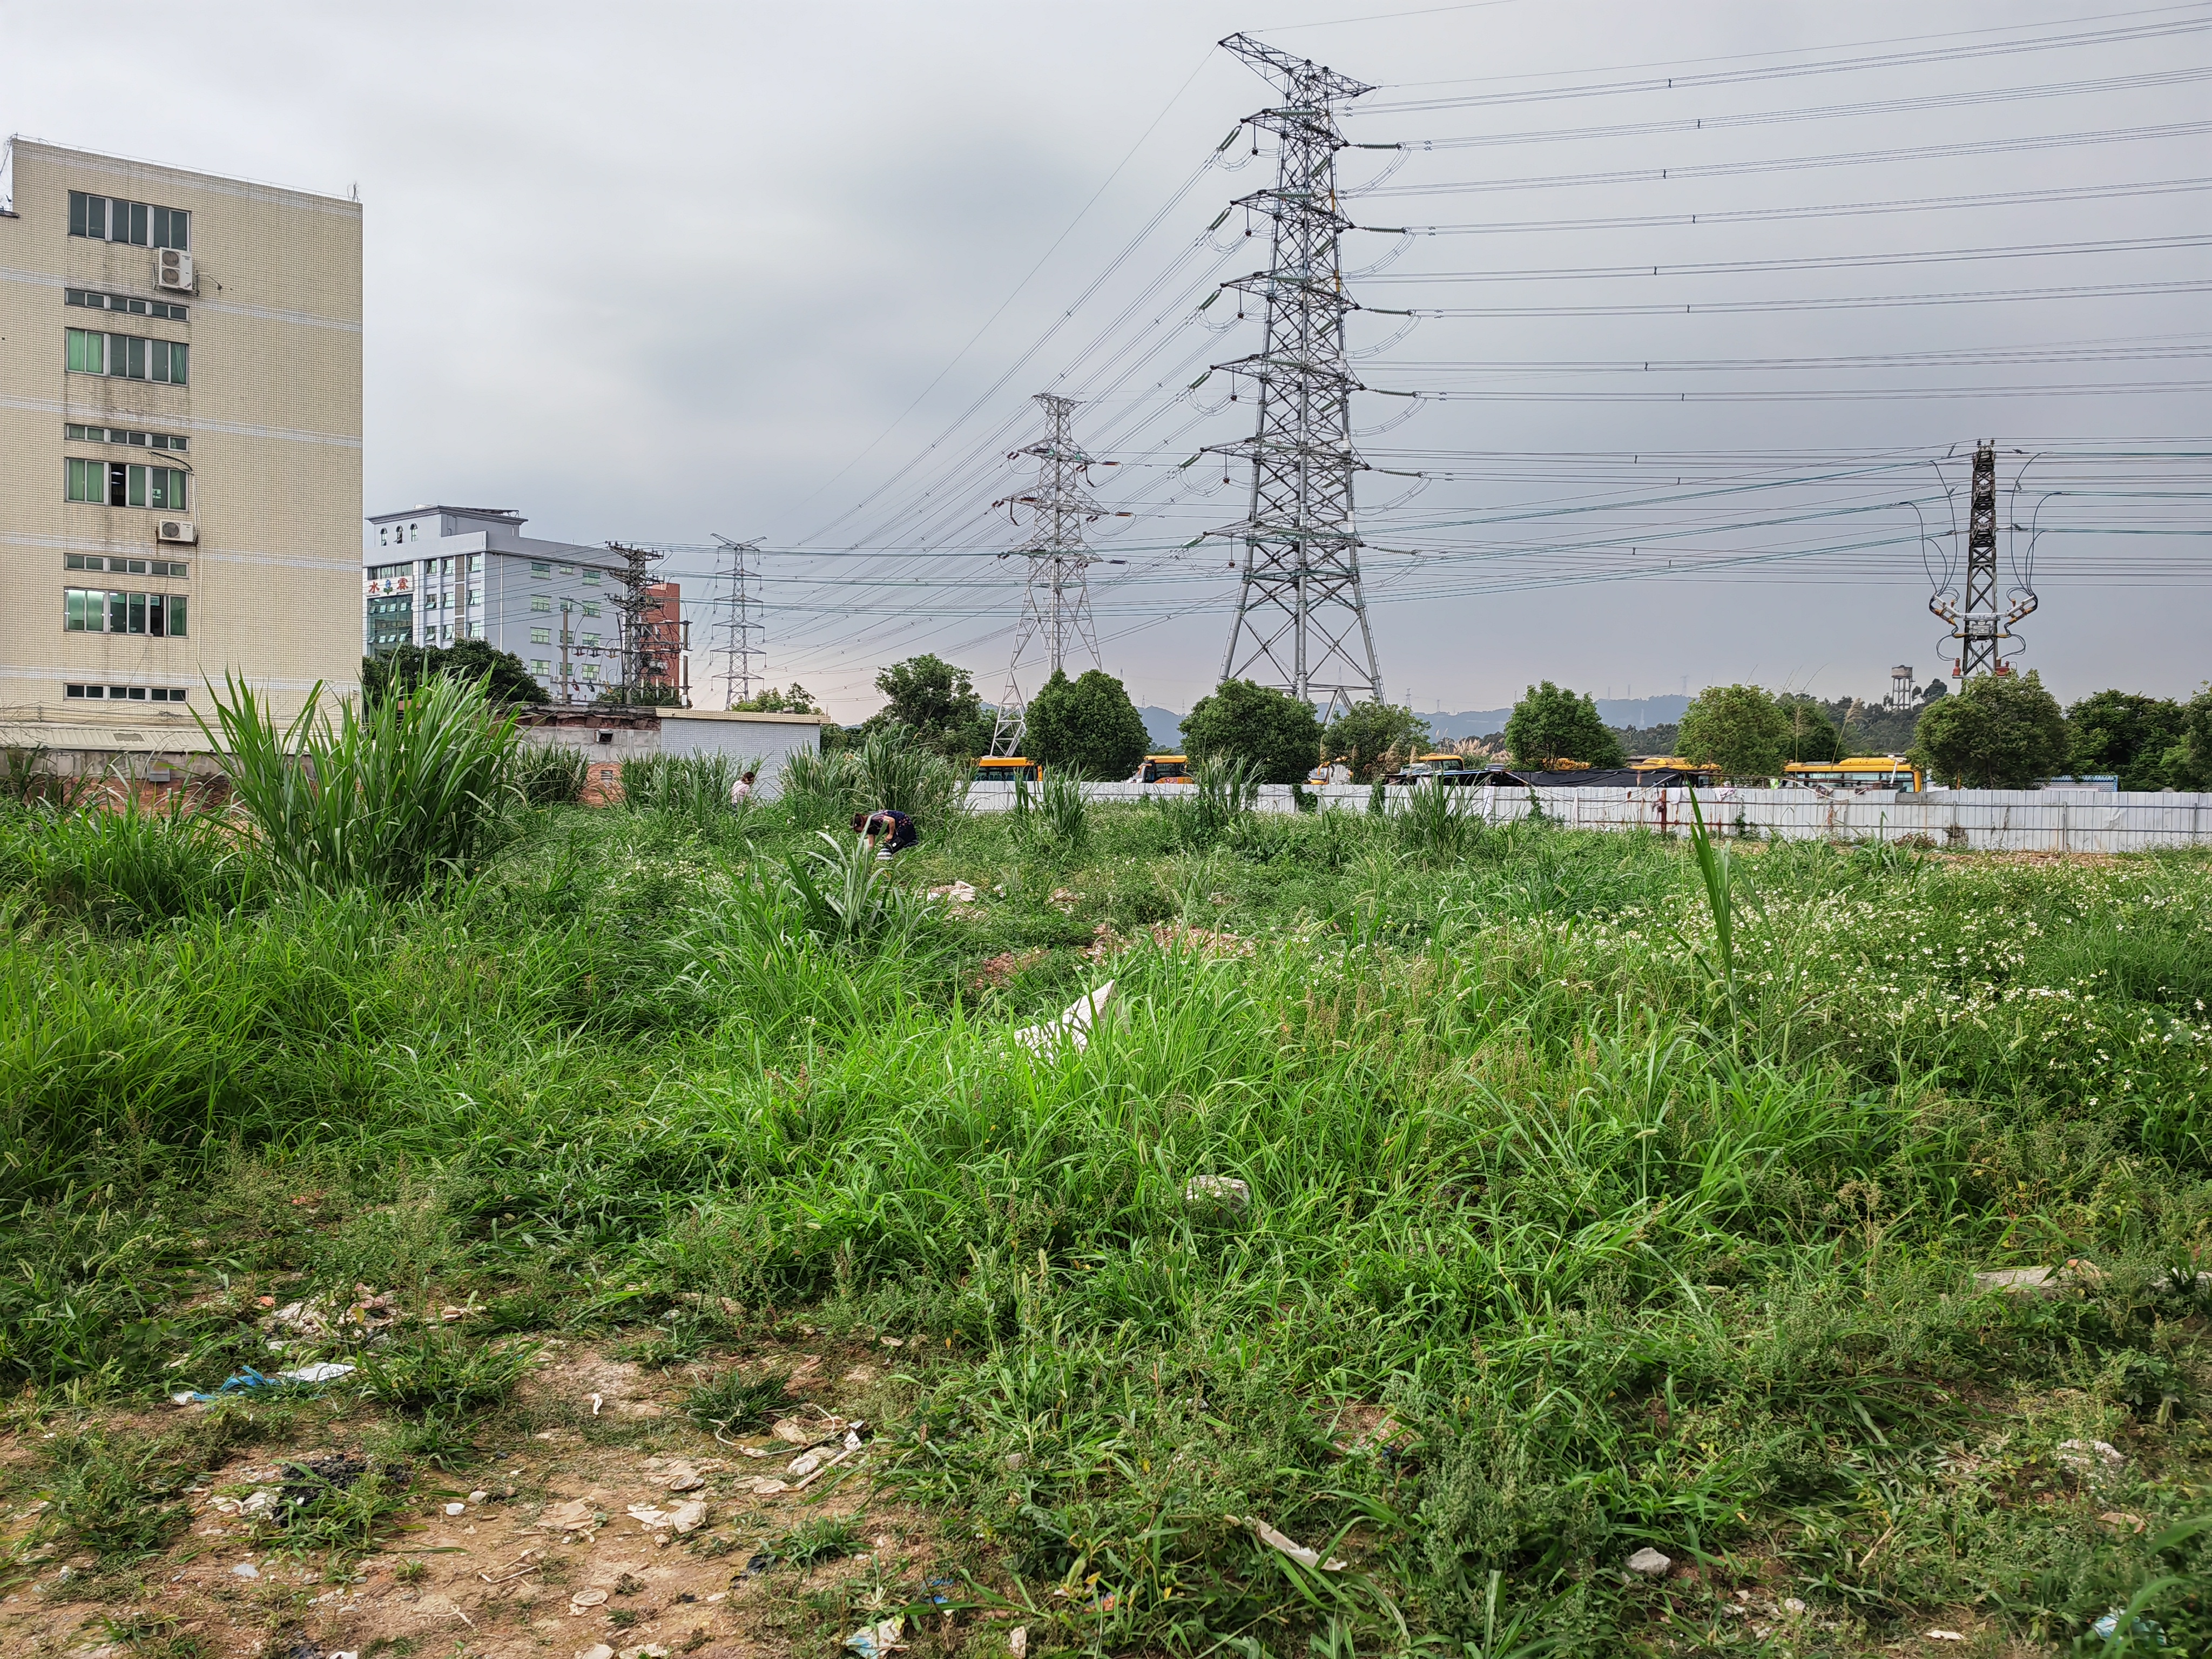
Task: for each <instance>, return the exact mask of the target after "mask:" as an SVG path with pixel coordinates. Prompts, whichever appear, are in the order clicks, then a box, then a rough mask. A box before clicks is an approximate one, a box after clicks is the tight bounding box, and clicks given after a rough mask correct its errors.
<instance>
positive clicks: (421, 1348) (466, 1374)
mask: <svg viewBox="0 0 2212 1659" xmlns="http://www.w3.org/2000/svg"><path fill="white" fill-rule="evenodd" d="M537 1355H538V1346H537V1344H535V1343H533V1342H513V1341H508V1342H499V1343H488V1342H478V1341H476V1340H474V1339H473V1338H471V1337H470V1336H468V1335H466V1334H463V1333H462V1332H461V1331H459V1329H457V1328H454V1327H453V1326H450V1325H426V1326H424V1327H422V1328H421V1329H420V1330H419V1331H417V1332H416V1334H413V1335H411V1336H410V1335H404V1334H394V1335H393V1336H392V1340H390V1341H389V1342H388V1343H387V1344H386V1345H385V1346H382V1347H378V1348H364V1349H362V1351H361V1354H360V1358H359V1359H358V1360H357V1362H356V1363H357V1364H359V1366H360V1370H359V1373H358V1375H359V1376H360V1378H361V1383H362V1387H363V1388H364V1389H367V1390H368V1394H369V1395H370V1397H371V1398H373V1399H374V1400H377V1401H380V1402H381V1403H382V1404H384V1405H386V1406H389V1407H392V1409H393V1410H395V1411H401V1412H405V1413H408V1414H409V1415H410V1416H414V1417H426V1416H428V1414H430V1413H434V1412H435V1413H441V1414H445V1415H451V1414H453V1413H465V1412H475V1411H482V1410H483V1409H484V1408H486V1407H491V1406H496V1405H498V1404H499V1403H500V1402H501V1401H504V1400H505V1399H507V1396H508V1395H511V1394H513V1392H514V1388H515V1384H517V1383H520V1382H521V1380H522V1378H523V1375H524V1373H525V1372H526V1371H527V1370H529V1369H530V1364H531V1361H532V1360H533V1359H534V1358H537Z"/></svg>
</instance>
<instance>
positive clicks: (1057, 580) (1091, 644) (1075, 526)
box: [991, 392, 1115, 755]
mask: <svg viewBox="0 0 2212 1659" xmlns="http://www.w3.org/2000/svg"><path fill="white" fill-rule="evenodd" d="M1036 403H1037V404H1038V406H1039V407H1040V408H1042V410H1044V416H1045V435H1044V439H1043V441H1042V442H1040V443H1034V444H1031V445H1030V446H1029V447H1027V448H1026V449H1018V450H1016V451H1015V452H1014V454H1015V455H1034V456H1036V459H1037V481H1036V488H1035V489H1033V490H1032V491H1030V494H1028V495H1015V496H1012V497H1010V498H1009V499H1008V500H1006V501H998V502H994V503H993V505H994V506H998V507H1027V508H1028V509H1029V513H1030V533H1029V538H1028V539H1027V540H1026V541H1024V543H1023V544H1021V545H1020V546H1019V547H1017V548H1015V549H1013V550H1012V551H1011V552H1010V553H1006V554H1002V555H1000V556H1001V557H1003V558H1026V559H1028V561H1029V579H1028V580H1027V581H1026V582H1025V583H1024V585H1023V588H1022V620H1021V623H1020V625H1019V626H1018V627H1017V628H1016V629H1014V650H1013V655H1012V657H1010V658H1009V659H1007V663H1006V693H1005V695H1004V696H1001V697H1000V699H999V714H998V719H997V720H996V721H995V722H994V725H993V726H992V728H991V752H992V753H993V754H994V755H1018V754H1020V753H1021V752H1022V740H1023V738H1024V737H1025V736H1026V735H1027V733H1028V730H1029V699H1028V698H1027V697H1026V696H1024V695H1023V692H1022V686H1021V671H1022V658H1023V656H1024V654H1025V653H1027V652H1028V651H1029V649H1030V647H1031V646H1033V645H1035V644H1036V642H1037V641H1038V640H1039V639H1040V638H1042V640H1043V641H1044V657H1045V668H1044V678H1047V679H1049V678H1051V677H1052V676H1053V675H1054V674H1057V673H1059V672H1060V669H1061V667H1062V666H1063V665H1064V664H1065V663H1066V659H1067V658H1068V657H1069V656H1070V655H1071V654H1073V651H1074V650H1075V649H1076V648H1079V649H1080V650H1081V651H1082V653H1083V654H1084V655H1085V656H1087V657H1089V658H1090V659H1091V665H1092V666H1094V667H1095V666H1097V664H1098V636H1097V633H1096V631H1095V630H1094V629H1092V628H1091V589H1090V584H1089V582H1088V580H1086V578H1085V574H1084V573H1085V571H1086V570H1088V569H1089V568H1090V567H1091V565H1093V564H1095V563H1096V562H1097V559H1096V558H1095V557H1094V556H1092V555H1091V553H1090V552H1089V551H1088V550H1086V549H1085V547H1084V545H1083V527H1084V526H1085V525H1086V524H1088V523H1090V522H1091V520H1093V519H1097V518H1102V517H1103V516H1104V515H1105V512H1106V509H1105V508H1103V507H1101V506H1099V505H1098V503H1097V501H1093V500H1092V499H1091V493H1090V491H1089V490H1088V489H1086V488H1085V484H1086V483H1088V481H1089V475H1090V471H1091V468H1092V467H1093V466H1096V465H1102V463H1099V462H1096V461H1093V460H1092V459H1091V457H1090V456H1088V455H1086V454H1085V453H1083V451H1082V449H1081V448H1080V447H1079V446H1078V445H1077V443H1076V441H1075V439H1074V437H1073V435H1072V434H1071V433H1070V431H1069V428H1070V426H1071V425H1072V423H1073V416H1074V414H1075V400H1074V399H1073V398H1055V397H1054V396H1053V395H1052V394H1051V393H1050V392H1038V393H1037V394H1036ZM1008 459H1012V456H1010V457H1008ZM1103 465H1109V466H1111V465H1115V463H1113V462H1110V461H1109V462H1105V463H1103Z"/></svg>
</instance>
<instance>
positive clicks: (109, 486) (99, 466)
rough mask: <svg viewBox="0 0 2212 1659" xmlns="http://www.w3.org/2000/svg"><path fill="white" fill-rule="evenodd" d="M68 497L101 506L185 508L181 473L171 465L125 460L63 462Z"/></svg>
mask: <svg viewBox="0 0 2212 1659" xmlns="http://www.w3.org/2000/svg"><path fill="white" fill-rule="evenodd" d="M64 467H65V469H66V471H67V474H68V477H67V479H66V481H65V483H64V489H66V491H67V493H68V495H69V499H70V500H71V501H94V502H97V503H99V504H100V505H101V506H103V507H158V508H160V509H161V511H163V512H166V513H181V512H183V511H184V510H185V474H184V473H182V472H181V471H178V470H177V469H176V468H175V467H172V466H133V465H131V464H130V463H128V462H125V461H69V462H65V463H64Z"/></svg>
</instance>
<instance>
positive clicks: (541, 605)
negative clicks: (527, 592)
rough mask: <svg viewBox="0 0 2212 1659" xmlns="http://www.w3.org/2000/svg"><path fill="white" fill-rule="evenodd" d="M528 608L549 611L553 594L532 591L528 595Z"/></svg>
mask: <svg viewBox="0 0 2212 1659" xmlns="http://www.w3.org/2000/svg"><path fill="white" fill-rule="evenodd" d="M530 608H531V609H532V611H550V610H551V609H552V608H553V596H552V595H551V594H550V593H532V595H531V596H530Z"/></svg>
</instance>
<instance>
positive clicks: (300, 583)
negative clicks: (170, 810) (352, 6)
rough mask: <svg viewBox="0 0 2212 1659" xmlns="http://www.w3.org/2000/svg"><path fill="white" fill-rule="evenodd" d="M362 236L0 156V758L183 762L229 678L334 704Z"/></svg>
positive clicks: (325, 222)
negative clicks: (148, 755)
mask: <svg viewBox="0 0 2212 1659" xmlns="http://www.w3.org/2000/svg"><path fill="white" fill-rule="evenodd" d="M361 247H362V243H361V204H359V203H357V202H354V201H349V200H345V199H343V198H339V197H328V196H318V195H313V194H311V193H309V192H307V191H294V190H283V189H279V188H277V187H276V186H274V185H259V184H249V183H246V182H244V181H242V180H239V179H222V178H216V177H214V176H211V175H210V174H207V173H187V172H185V171H183V170H181V169H179V168H176V167H162V166H157V165H155V164H153V163H151V162H143V161H125V160H122V159H120V158H118V157H116V156H111V155H94V154H91V153H89V152H87V151H83V150H72V149H60V148H58V147H57V146H54V145H52V144H43V143H33V142H32V141H30V140H28V139H23V138H14V139H9V140H8V141H7V142H6V145H5V148H4V149H0V458H4V462H3V464H0V585H4V586H0V592H4V603H0V741H9V742H15V743H26V742H27V743H36V744H45V745H46V747H48V748H49V749H51V750H56V751H58V752H59V753H61V754H64V755H68V754H72V753H74V754H75V755H77V756H79V757H86V758H90V759H94V760H96V759H97V757H100V756H101V755H103V754H112V753H114V752H117V751H120V750H141V751H143V750H165V749H167V750H180V749H189V748H197V747H201V746H204V744H202V743H201V741H200V739H199V735H198V730H197V726H195V725H194V723H193V721H192V719H191V711H192V708H193V706H194V705H201V708H200V712H202V713H203V714H210V717H211V713H212V711H211V710H209V709H207V708H205V707H204V704H205V701H206V696H207V692H206V690H205V688H206V687H207V686H209V685H210V684H212V685H213V686H215V687H216V688H217V689H220V688H221V686H222V684H223V680H224V677H225V675H226V674H231V673H235V674H238V675H240V676H241V677H242V678H245V679H246V680H248V681H250V682H252V684H253V685H254V686H255V687H256V689H257V690H258V691H260V692H262V693H264V694H265V695H266V696H268V697H269V699H270V702H272V703H273V705H274V708H275V712H276V714H277V715H278V717H279V718H280V719H289V717H290V716H291V715H292V714H294V713H295V712H296V711H297V710H298V708H300V707H301V703H302V702H303V701H304V699H305V697H306V696H307V691H308V690H309V689H310V688H311V687H312V686H313V685H314V684H316V683H317V682H318V681H321V682H324V683H326V684H329V685H330V686H331V689H332V690H337V691H340V692H344V691H349V690H352V689H353V688H354V685H355V683H356V680H357V678H358V670H359V665H360V651H359V645H358V634H357V631H356V627H355V622H354V618H355V614H356V613H355V611H354V608H353V598H352V595H353V583H354V580H356V567H355V564H354V561H353V546H354V538H355V535H356V526H358V525H359V524H360V522H361V460H362V398H361V365H362V306H361V299H362V284H361ZM118 705H120V706H118Z"/></svg>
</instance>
